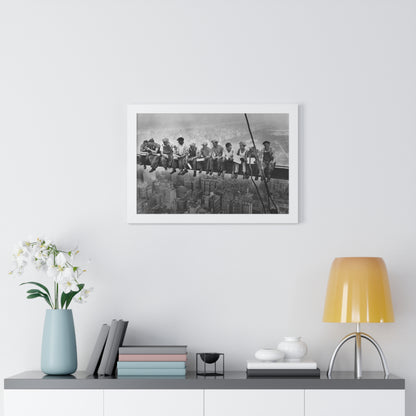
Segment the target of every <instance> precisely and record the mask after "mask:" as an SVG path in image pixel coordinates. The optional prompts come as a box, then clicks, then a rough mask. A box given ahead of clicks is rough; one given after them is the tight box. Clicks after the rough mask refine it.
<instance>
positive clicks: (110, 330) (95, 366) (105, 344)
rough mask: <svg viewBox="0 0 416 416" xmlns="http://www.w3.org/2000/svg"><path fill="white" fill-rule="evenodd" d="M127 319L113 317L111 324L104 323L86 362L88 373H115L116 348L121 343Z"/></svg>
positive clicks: (107, 374) (108, 374)
mask: <svg viewBox="0 0 416 416" xmlns="http://www.w3.org/2000/svg"><path fill="white" fill-rule="evenodd" d="M127 325H128V321H123V320H121V319H120V320H117V319H113V320H112V322H111V325H107V324H104V325H103V326H102V327H101V330H100V333H99V334H98V338H97V341H96V343H95V346H94V349H93V351H92V354H91V358H90V361H89V363H88V367H87V372H88V374H91V375H94V374H97V373H98V375H100V376H111V375H113V374H114V373H115V368H116V362H117V354H118V349H119V348H120V346H121V345H123V340H124V336H125V335H126V330H127Z"/></svg>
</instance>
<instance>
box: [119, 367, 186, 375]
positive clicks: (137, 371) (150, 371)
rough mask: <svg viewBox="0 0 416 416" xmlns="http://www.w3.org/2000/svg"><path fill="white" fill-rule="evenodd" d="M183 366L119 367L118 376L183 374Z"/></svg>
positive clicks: (184, 372) (184, 371)
mask: <svg viewBox="0 0 416 416" xmlns="http://www.w3.org/2000/svg"><path fill="white" fill-rule="evenodd" d="M185 374H186V369H185V368H119V369H118V370H117V375H118V376H184V375H185Z"/></svg>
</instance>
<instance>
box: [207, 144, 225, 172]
mask: <svg viewBox="0 0 416 416" xmlns="http://www.w3.org/2000/svg"><path fill="white" fill-rule="evenodd" d="M211 143H212V148H211V155H210V158H209V159H208V174H209V175H212V172H213V170H215V169H217V170H218V176H220V175H221V174H222V170H223V166H224V149H223V147H222V146H221V145H219V144H218V140H217V139H213V140H211Z"/></svg>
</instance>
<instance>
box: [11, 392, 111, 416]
mask: <svg viewBox="0 0 416 416" xmlns="http://www.w3.org/2000/svg"><path fill="white" fill-rule="evenodd" d="M4 415H5V416H23V415H30V416H46V415H59V416H74V415H79V416H102V415H103V392H102V390H8V389H7V390H4Z"/></svg>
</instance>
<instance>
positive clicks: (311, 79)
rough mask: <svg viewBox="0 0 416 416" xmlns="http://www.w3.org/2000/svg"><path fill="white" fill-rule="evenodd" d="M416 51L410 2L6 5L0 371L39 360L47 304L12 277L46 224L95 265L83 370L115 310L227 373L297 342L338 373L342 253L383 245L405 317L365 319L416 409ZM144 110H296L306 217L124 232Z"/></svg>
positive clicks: (85, 314) (373, 363)
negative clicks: (129, 130) (16, 247)
mask: <svg viewBox="0 0 416 416" xmlns="http://www.w3.org/2000/svg"><path fill="white" fill-rule="evenodd" d="M415 50H416V3H415V2H414V1H412V0H408V1H406V0H394V1H393V0H390V1H387V0H381V1H380V0H366V1H362V0H349V1H346V0H345V1H336V2H334V1H331V0H315V1H310V0H309V1H306V0H305V1H300V0H295V1H294V0H287V1H283V0H280V1H276V0H274V1H272V0H270V1H268V0H261V1H259V0H257V1H254V0H253V1H237V0H234V1H217V0H214V1H213V0H211V1H185V0H183V1H180V0H174V1H151V2H150V1H138V0H136V1H128V0H125V1H115V0H114V1H110V0H105V1H103V0H101V1H92V0H91V1H85V0H75V1H71V2H56V1H48V0H37V1H31V0H26V1H25V0H20V1H19V0H8V1H3V2H1V3H0V51H1V64H0V114H1V122H0V138H1V152H0V158H1V159H0V178H1V189H2V196H3V198H2V202H1V215H0V224H1V229H0V230H1V231H0V232H1V238H0V271H1V275H2V276H3V280H2V286H1V288H2V289H1V291H0V296H1V297H0V313H1V316H2V324H1V340H2V342H1V343H0V357H1V359H0V376H1V377H6V376H9V375H11V374H13V373H17V372H20V371H23V370H27V369H38V368H39V361H40V340H41V333H42V321H43V315H44V309H45V308H44V305H43V304H41V303H40V301H36V300H35V301H26V300H25V299H24V290H23V289H22V288H19V287H18V286H17V282H16V281H13V279H12V278H10V277H8V276H7V272H8V270H9V267H10V262H9V253H10V250H11V247H12V245H13V243H14V242H15V241H18V240H19V239H22V238H24V237H26V236H27V234H30V233H39V232H41V233H44V234H45V235H46V236H49V237H50V238H52V239H55V240H56V241H57V242H59V243H61V244H63V245H64V246H71V245H72V244H73V243H76V242H78V243H79V246H80V249H81V251H82V254H83V256H84V257H83V259H84V260H87V259H88V257H91V259H92V263H91V265H90V266H89V273H88V275H87V276H86V277H88V280H89V281H90V282H92V284H93V285H94V286H95V293H94V295H93V296H92V297H91V298H90V299H91V300H90V302H89V303H88V304H86V305H81V306H78V305H77V306H75V307H74V313H75V319H76V327H77V337H78V350H79V368H80V369H83V368H84V367H85V365H86V362H87V360H88V357H89V354H90V350H91V348H92V345H93V342H94V340H95V337H96V334H97V331H98V329H99V326H100V325H101V324H102V323H103V322H108V321H110V319H111V318H114V317H120V318H125V319H128V320H129V321H130V327H129V330H128V334H127V341H130V342H140V343H153V342H154V343H159V342H160V343H186V344H188V345H189V348H190V351H191V352H196V351H206V350H218V351H223V352H225V353H226V359H227V363H228V369H240V370H242V369H243V368H244V365H245V360H246V359H247V358H250V357H251V356H252V354H253V352H254V351H255V350H256V349H258V348H259V347H262V346H273V345H275V344H276V343H277V341H278V340H279V339H280V338H281V337H282V336H284V335H288V334H300V335H302V336H304V338H305V340H306V341H307V343H308V344H309V348H310V355H311V357H313V358H316V359H317V360H318V362H319V365H320V366H321V368H322V369H325V368H326V366H327V362H328V359H329V357H330V353H331V352H332V349H333V348H334V346H335V344H336V343H337V341H338V340H339V338H340V337H341V336H342V335H343V334H345V333H347V332H348V331H350V330H352V329H353V328H352V327H351V326H349V325H336V324H323V323H322V322H321V319H322V309H323V302H324V297H325V290H326V282H327V277H328V272H329V266H330V263H331V261H332V259H333V258H334V257H335V256H349V255H368V256H373V255H374V256H382V257H384V258H385V260H386V263H387V265H388V269H389V272H390V279H391V287H392V293H393V299H394V307H395V313H396V323H394V324H388V325H367V326H365V328H364V329H365V330H367V331H368V332H370V333H372V334H373V335H374V336H375V337H376V338H377V339H378V340H379V342H380V343H381V345H382V346H383V347H384V349H385V353H386V355H387V357H388V360H389V364H390V366H391V370H392V372H393V373H395V374H398V375H400V376H403V377H406V379H407V387H408V395H407V409H408V414H413V413H415V412H416V398H415V397H416V395H415V393H416V375H415V367H416V366H415V364H414V346H415V343H416V333H415V324H414V320H413V318H414V316H415V313H416V303H415V301H414V293H415V291H416V281H415V279H414V273H415V248H416V244H415V232H416V220H415V212H414V211H415V206H416V192H415V176H416V165H415V163H414V160H415V154H416V144H415V131H416V123H415V115H416V101H415V96H416V76H415V74H416V58H415ZM147 102H151V103H245V102H248V103H286V102H289V103H293V102H294V103H300V104H301V106H302V107H301V115H300V122H301V129H300V132H301V137H300V166H301V169H300V211H301V222H300V224H299V225H290V226H289V225H286V226H285V225H280V226H279V225H275V226H272V227H270V226H242V225H235V226H196V225H195V226H132V225H127V223H126V215H125V213H126V169H125V165H126V105H127V104H129V103H147ZM161 259H162V260H161ZM243 263H244V266H242V264H243ZM35 277H37V276H34V275H33V274H31V273H28V274H27V276H25V279H28V280H30V279H33V278H35ZM350 352H351V353H352V349H351V351H350ZM365 352H366V354H365V356H364V360H365V368H366V369H369V370H375V369H378V368H379V362H378V360H377V358H376V356H375V354H374V353H373V352H372V351H368V352H367V350H366V351H365ZM351 356H352V354H347V353H344V354H343V355H342V356H341V357H340V362H339V366H338V367H339V368H344V369H347V368H350V367H351ZM411 396H413V397H411Z"/></svg>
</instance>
